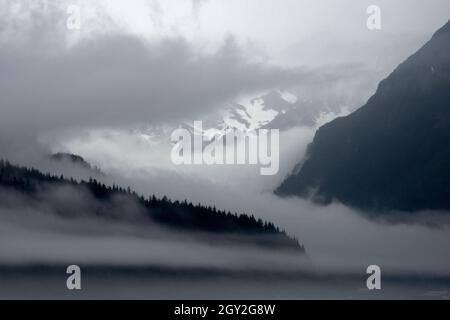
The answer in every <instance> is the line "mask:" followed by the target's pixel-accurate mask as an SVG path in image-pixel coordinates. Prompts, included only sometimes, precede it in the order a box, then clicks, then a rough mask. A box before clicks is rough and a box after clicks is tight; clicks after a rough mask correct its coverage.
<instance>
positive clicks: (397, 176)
mask: <svg viewBox="0 0 450 320" xmlns="http://www.w3.org/2000/svg"><path fill="white" fill-rule="evenodd" d="M449 52H450V22H448V23H447V24H446V25H445V26H444V27H443V28H441V29H440V30H439V31H437V32H436V33H435V34H434V36H433V37H432V39H431V40H430V41H428V42H427V43H426V44H425V45H424V46H423V47H422V48H421V49H419V51H417V52H416V53H415V54H413V55H412V56H411V57H409V58H408V59H407V60H406V61H405V62H403V63H402V64H401V65H400V66H398V67H397V68H396V69H395V70H394V72H392V73H391V74H390V75H389V77H388V78H387V79H385V80H383V81H382V82H381V83H380V85H379V87H378V90H377V92H376V93H375V94H374V95H373V96H372V97H371V98H370V99H369V100H368V102H367V103H366V105H365V106H363V107H361V108H360V109H359V110H357V111H356V112H354V113H352V114H350V115H349V116H347V117H345V118H340V119H337V120H335V121H332V122H330V123H328V124H327V125H326V126H324V127H321V128H320V129H319V130H318V131H317V133H316V136H315V137H314V141H313V142H312V144H311V145H310V146H309V148H308V156H307V159H306V160H305V161H304V163H303V165H302V167H301V168H300V170H299V172H297V173H293V174H292V175H291V176H290V177H288V178H287V179H286V180H285V181H284V182H283V183H282V184H281V186H280V187H279V188H278V189H277V191H276V193H277V194H280V195H299V196H312V197H313V199H315V200H317V201H319V202H323V203H330V202H331V201H333V200H338V201H340V202H342V203H344V204H347V205H350V206H354V207H358V208H363V209H369V210H380V211H385V210H386V211H389V210H401V211H417V210H426V209H435V210H448V209H450V170H449V168H450V149H449V148H448V146H449V145H450V90H449V88H450V55H449Z"/></svg>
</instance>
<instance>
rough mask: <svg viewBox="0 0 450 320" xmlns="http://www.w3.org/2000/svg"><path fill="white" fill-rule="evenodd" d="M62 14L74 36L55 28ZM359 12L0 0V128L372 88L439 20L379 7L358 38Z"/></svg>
mask: <svg viewBox="0 0 450 320" xmlns="http://www.w3.org/2000/svg"><path fill="white" fill-rule="evenodd" d="M72 4H76V5H78V6H79V8H80V17H81V28H80V30H68V29H67V27H66V21H67V19H68V18H69V15H68V14H67V12H66V11H67V8H68V7H69V5H72ZM369 4H372V2H368V1H358V2H356V1H346V0H342V1H332V0H324V1H312V0H311V1H305V0H304V1H299V0H283V1H271V0H245V1H242V0H239V1H237V0H227V1H219V0H215V1H214V0H192V1H191V0H164V1H156V0H153V1H152V0H149V1H144V0H134V1H127V2H126V3H125V2H123V1H106V0H98V1H75V0H74V1H59V2H58V4H57V5H56V4H54V3H53V4H52V3H51V2H46V1H28V0H20V1H14V2H11V1H7V0H0V11H1V12H2V15H1V17H0V46H1V49H2V50H1V51H0V69H1V70H2V72H1V73H0V96H1V97H2V101H1V111H2V113H3V114H7V115H8V116H7V117H5V116H2V117H1V118H0V124H1V127H2V130H3V131H6V130H7V129H8V128H9V129H12V130H13V132H16V130H17V129H18V128H20V130H22V135H23V136H24V137H25V135H26V133H27V132H29V134H30V135H31V136H33V137H34V136H36V133H40V132H41V131H48V130H51V129H53V128H54V127H65V128H67V127H69V126H86V125H88V126H104V125H124V124H125V125H130V124H134V123H136V122H157V121H177V120H178V119H180V118H183V117H186V115H195V114H196V113H202V112H207V111H209V110H211V109H214V108H218V107H221V106H223V105H224V103H228V102H230V101H233V99H236V98H237V97H239V96H241V95H245V94H249V95H251V94H253V93H256V92H258V93H259V92H262V91H267V90H270V89H274V88H289V87H294V86H301V85H302V83H309V82H312V81H317V82H319V85H322V86H323V87H324V89H326V88H327V87H328V86H329V79H334V78H338V77H341V76H343V75H344V74H346V73H347V74H346V75H347V76H348V74H352V73H353V74H354V75H355V78H356V77H358V76H363V77H366V78H369V79H372V78H373V79H374V83H376V82H375V81H378V80H380V78H382V77H383V76H385V75H386V74H387V73H389V72H390V71H391V69H392V68H393V67H395V66H396V65H397V64H398V63H399V62H401V61H402V60H403V59H404V58H406V57H407V56H408V55H409V54H411V53H412V52H413V51H414V50H416V49H417V48H419V47H420V46H421V45H422V44H423V43H424V42H425V41H426V40H427V39H428V38H429V37H430V36H431V35H432V33H433V32H434V31H435V30H436V29H437V28H438V27H440V26H441V25H443V24H444V23H445V22H446V21H447V20H448V19H449V17H450V8H449V6H450V5H449V3H448V1H446V0H433V1H431V2H428V3H425V2H423V1H416V0H415V1H400V0H396V1H382V0H379V1H378V2H377V4H378V5H379V6H380V8H381V18H382V29H381V30H379V31H370V30H368V29H367V27H366V20H367V17H368V15H367V13H366V9H367V7H368V5H369ZM317 79H322V80H321V81H318V80H317ZM319 88H320V87H319ZM348 90H351V89H350V88H349V89H348ZM30 114H32V115H33V116H32V117H31V116H30ZM16 138H17V137H16Z"/></svg>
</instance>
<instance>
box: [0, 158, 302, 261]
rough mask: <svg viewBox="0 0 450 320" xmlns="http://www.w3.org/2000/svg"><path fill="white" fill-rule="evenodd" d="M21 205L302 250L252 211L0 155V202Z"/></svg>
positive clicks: (63, 214)
mask: <svg viewBox="0 0 450 320" xmlns="http://www.w3.org/2000/svg"><path fill="white" fill-rule="evenodd" d="M23 206H28V207H29V208H32V209H33V211H35V210H37V209H41V211H45V212H48V213H51V214H56V215H58V216H59V217H63V218H67V219H77V218H80V217H90V218H96V219H109V220H114V221H122V222H124V223H127V224H133V223H135V224H139V225H140V226H143V225H148V226H149V232H151V230H152V229H154V228H152V226H154V225H155V224H156V225H158V226H163V227H165V228H168V229H172V230H173V231H180V232H190V233H197V234H209V235H211V236H221V237H222V238H227V239H228V240H230V239H235V240H236V241H239V242H240V243H241V244H242V242H245V243H247V244H249V245H258V246H265V247H276V248H279V249H286V250H295V251H298V252H300V253H303V252H304V248H303V246H301V245H300V244H299V243H298V241H297V240H296V239H293V238H291V237H289V236H288V235H286V233H285V232H284V231H281V230H280V229H278V228H277V227H275V226H274V225H273V223H269V222H263V221H262V220H256V219H255V218H254V217H253V216H248V215H245V214H241V215H238V214H231V213H230V212H225V211H220V210H217V209H215V208H210V207H204V206H201V205H193V204H191V203H188V202H187V201H184V202H178V201H175V202H173V201H170V200H168V199H167V198H163V199H157V198H156V197H155V196H151V197H148V198H144V197H142V196H141V197H140V196H138V195H137V194H136V193H134V192H132V191H131V190H130V189H129V188H128V189H127V190H125V189H123V188H120V187H118V186H112V187H108V186H105V185H104V184H102V183H100V182H98V181H96V180H93V179H91V180H90V181H89V182H86V181H82V182H77V181H75V180H73V179H70V180H67V179H64V177H55V176H51V175H49V174H46V175H45V174H42V173H41V172H39V171H37V170H34V169H27V168H23V167H17V166H14V165H11V164H10V163H8V162H6V161H4V160H0V207H1V208H3V207H6V208H9V209H13V210H19V211H20V210H21V209H22V207H23Z"/></svg>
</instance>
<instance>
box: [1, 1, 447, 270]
mask: <svg viewBox="0 0 450 320" xmlns="http://www.w3.org/2000/svg"><path fill="white" fill-rule="evenodd" d="M75 2H76V3H77V4H78V5H80V6H81V8H82V9H83V11H82V12H83V19H84V20H83V26H82V28H81V29H80V30H78V31H73V30H70V31H69V30H67V29H66V25H65V24H66V19H67V13H66V7H67V5H68V4H69V3H68V2H65V1H62V2H60V3H59V4H58V5H56V4H51V3H50V2H47V1H42V2H34V3H33V4H30V3H29V2H28V1H25V0H23V1H17V2H15V3H11V2H10V1H7V0H0V12H1V16H0V97H1V98H0V99H1V100H0V157H2V158H8V159H9V160H11V161H12V162H13V163H19V164H24V165H28V166H34V167H37V168H40V169H41V170H43V171H46V172H47V171H50V172H52V173H55V174H61V173H63V174H65V175H66V176H75V177H77V178H81V179H87V178H88V177H89V176H91V175H92V172H91V171H90V170H88V169H86V168H84V169H83V168H77V167H76V166H71V167H70V168H68V167H67V166H66V165H64V164H58V165H56V164H55V163H52V162H50V161H49V160H48V155H49V154H51V153H53V152H61V151H62V152H70V153H74V154H78V155H80V156H82V157H84V158H85V159H86V160H87V161H88V162H89V163H91V164H92V165H95V166H98V167H99V168H100V170H101V172H96V173H95V174H96V175H97V178H99V179H100V180H102V181H103V182H105V183H107V184H113V183H114V184H119V185H121V186H123V187H127V186H130V187H131V188H132V189H134V190H136V191H137V192H138V193H139V194H142V195H146V196H147V195H150V194H156V195H157V196H164V195H167V196H168V197H169V198H171V199H174V200H184V199H187V200H188V201H191V202H193V203H198V202H199V203H202V204H204V205H211V206H216V207H217V208H220V209H226V210H230V211H235V212H245V213H247V214H254V215H255V216H256V217H261V218H263V219H265V220H268V221H272V222H274V223H275V224H276V225H277V226H279V227H280V228H282V229H285V230H286V231H287V233H288V234H289V235H292V236H294V237H296V238H298V239H299V241H300V242H301V243H302V244H304V245H305V247H306V251H307V254H308V261H307V262H306V261H305V259H302V258H301V257H298V256H296V255H292V254H285V253H280V252H274V251H270V250H262V249H260V248H259V249H258V248H252V247H248V248H246V247H242V246H237V245H229V244H224V243H221V241H217V242H216V240H217V239H216V238H214V237H212V238H209V237H200V236H198V235H192V234H183V235H180V234H175V233H173V232H172V231H169V230H165V229H162V228H161V227H158V226H155V225H151V224H141V223H139V222H140V221H139V209H136V208H135V206H134V204H130V203H120V204H118V210H119V209H121V208H126V210H124V211H126V212H127V213H128V214H131V216H126V217H125V221H123V222H122V223H120V222H119V221H111V220H101V219H94V218H92V217H90V216H89V214H88V212H86V214H85V215H81V216H77V217H75V218H74V217H71V218H62V217H59V216H57V215H55V213H54V212H52V211H51V210H50V209H48V208H46V207H44V206H43V207H41V206H37V207H36V206H35V204H29V203H27V201H26V200H25V199H23V198H20V197H19V198H17V197H18V196H17V195H11V194H4V193H3V192H4V191H1V192H2V197H3V198H4V199H9V200H8V201H9V202H8V201H7V203H4V204H2V206H1V208H0V264H1V265H27V264H38V265H39V264H66V263H77V264H83V265H111V266H146V265H156V266H168V267H184V268H204V269H226V270H246V269H254V268H256V269H261V270H265V271H273V272H275V271H283V272H284V271H302V270H304V269H305V268H306V267H307V268H309V267H310V266H313V267H314V270H315V271H320V270H323V271H326V272H327V273H330V272H336V273H342V272H345V273H347V272H350V273H353V274H357V275H364V274H365V270H366V267H367V266H368V265H372V264H376V265H379V266H380V267H381V268H382V269H383V270H384V271H386V272H388V273H390V274H400V275H411V274H419V275H424V276H430V277H431V276H437V275H440V276H446V277H448V276H450V274H449V273H450V271H449V270H450V254H449V252H450V251H449V248H450V232H449V223H448V222H449V220H448V218H446V215H448V213H439V212H421V213H415V214H413V215H407V214H405V213H397V214H392V215H391V216H390V217H386V218H377V219H374V218H373V217H371V216H369V215H368V214H367V213H364V212H359V211H357V210H354V209H352V208H349V207H346V206H344V205H342V204H339V203H333V204H331V205H329V206H325V207H323V206H318V205H316V204H313V203H312V202H310V201H309V200H308V199H298V198H280V197H277V196H275V195H274V194H273V190H274V189H275V188H276V187H277V186H278V185H279V184H280V183H281V181H282V180H283V179H284V178H285V176H286V175H287V174H289V173H290V172H291V171H292V170H293V169H294V167H295V166H296V165H297V164H298V163H300V162H301V161H302V159H303V158H304V156H305V152H306V148H307V145H308V144H309V143H310V142H311V141H312V139H313V137H314V133H315V131H316V129H317V128H318V126H319V125H320V124H323V123H325V122H326V121H329V120H331V119H333V118H335V117H337V116H340V115H341V114H340V113H339V112H337V111H336V112H334V113H333V112H330V113H328V114H324V115H323V119H316V120H318V121H317V123H316V125H315V126H309V127H307V126H296V127H292V128H289V129H286V130H282V131H281V134H280V170H279V172H278V174H277V175H274V176H261V175H260V174H259V167H258V166H246V165H243V166H228V165H223V166H206V165H198V166H175V165H174V164H173V163H172V161H171V159H170V151H171V148H172V145H171V143H170V132H171V129H172V128H174V127H177V126H180V125H182V124H185V123H186V122H191V121H193V120H195V119H202V118H203V117H204V116H205V115H208V114H210V113H212V112H215V111H217V110H220V109H222V108H225V107H227V106H229V105H230V104H232V103H235V102H236V101H238V100H240V99H243V98H246V99H247V98H248V97H250V98H252V97H256V96H258V95H261V94H264V93H267V92H270V91H271V90H289V91H290V92H293V93H294V94H296V95H301V94H304V93H305V92H306V94H307V96H308V98H311V96H321V97H323V96H330V97H331V98H330V99H329V101H327V103H328V104H329V105H331V106H335V105H337V104H338V101H336V100H335V97H336V96H339V95H340V96H342V97H345V99H342V100H345V101H346V103H347V104H348V105H346V106H345V107H349V108H350V109H351V110H354V109H356V108H358V107H359V106H361V105H363V104H364V102H365V101H366V100H367V99H368V98H369V97H370V95H371V94H373V92H374V91H375V90H376V87H377V83H378V82H379V81H380V80H382V79H383V78H384V77H385V76H386V75H388V74H389V72H391V71H392V69H393V68H394V67H395V66H396V65H398V64H399V63H401V62H402V61H403V60H404V59H405V58H407V57H408V56H409V55H410V54H412V53H413V52H414V51H415V50H417V49H418V48H420V46H422V45H423V44H424V43H425V42H426V41H427V40H428V39H429V38H430V37H431V35H432V34H433V32H434V31H436V30H437V29H438V28H439V27H440V26H442V25H443V24H444V23H445V22H446V21H448V19H449V18H450V8H449V4H448V1H447V0H442V1H441V0H435V1H432V2H433V4H427V3H425V2H423V1H400V0H396V1H387V0H386V1H385V0H382V1H381V0H380V1H378V2H379V5H380V7H381V8H382V12H383V29H382V30H381V31H379V32H378V31H377V32H378V33H372V32H370V31H368V30H367V28H366V24H365V20H366V18H367V14H366V8H367V6H368V5H369V3H368V2H367V1H362V2H358V4H355V3H354V1H339V2H338V1H321V2H320V4H319V3H318V1H303V2H300V1H288V0H286V1H269V0H265V1H260V0H255V1H253V0H252V1H250V0H249V1H245V4H243V1H226V4H225V1H223V2H221V1H212V0H201V1H199V0H193V1H179V0H176V1H175V0H174V1H166V0H164V1H156V0H155V1H136V4H135V5H130V6H125V7H124V5H123V4H121V3H123V2H122V1H116V2H115V1H112V2H109V1H97V2H95V4H94V5H92V4H89V3H91V1H75ZM38 4H39V5H38ZM41 5H42V6H41ZM339 103H341V99H340V100H339ZM337 110H340V109H339V108H337ZM340 111H342V110H340ZM148 128H157V129H158V130H160V131H159V132H160V133H161V132H162V134H159V135H158V136H156V137H149V136H148ZM165 130H167V132H166V131H165ZM332 160H333V159H330V161H332ZM47 196H48V197H49V199H51V200H52V201H60V202H65V201H67V202H68V205H70V203H71V202H70V201H73V203H75V202H77V203H83V202H88V201H94V200H93V199H90V198H89V196H88V195H86V194H79V193H77V192H73V190H54V192H52V193H49V194H48V195H47ZM119 202H120V201H119ZM14 203H15V204H20V206H17V205H16V206H14V205H12V204H14ZM119 211H120V210H119ZM117 215H118V216H120V213H119V212H117Z"/></svg>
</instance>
